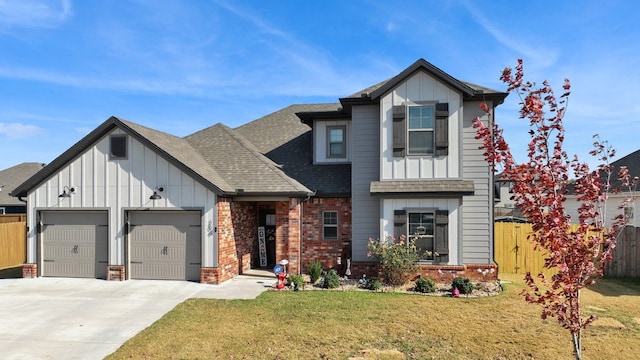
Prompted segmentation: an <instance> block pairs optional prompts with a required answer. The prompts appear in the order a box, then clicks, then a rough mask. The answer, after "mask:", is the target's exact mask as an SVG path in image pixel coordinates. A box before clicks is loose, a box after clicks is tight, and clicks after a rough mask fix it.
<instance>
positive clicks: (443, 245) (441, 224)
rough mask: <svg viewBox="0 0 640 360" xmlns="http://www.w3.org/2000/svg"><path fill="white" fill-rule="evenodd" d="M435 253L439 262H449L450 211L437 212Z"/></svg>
mask: <svg viewBox="0 0 640 360" xmlns="http://www.w3.org/2000/svg"><path fill="white" fill-rule="evenodd" d="M435 230H436V231H435V245H434V248H435V252H437V253H438V257H437V259H438V261H439V262H443V263H446V262H449V211H448V210H436V229H435Z"/></svg>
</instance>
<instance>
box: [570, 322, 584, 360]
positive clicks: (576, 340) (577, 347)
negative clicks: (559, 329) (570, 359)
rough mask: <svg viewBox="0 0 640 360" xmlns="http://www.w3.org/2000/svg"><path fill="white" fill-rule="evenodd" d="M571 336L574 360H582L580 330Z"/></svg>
mask: <svg viewBox="0 0 640 360" xmlns="http://www.w3.org/2000/svg"><path fill="white" fill-rule="evenodd" d="M571 336H572V337H573V354H574V355H575V356H576V360H582V329H580V330H578V332H577V333H576V334H571Z"/></svg>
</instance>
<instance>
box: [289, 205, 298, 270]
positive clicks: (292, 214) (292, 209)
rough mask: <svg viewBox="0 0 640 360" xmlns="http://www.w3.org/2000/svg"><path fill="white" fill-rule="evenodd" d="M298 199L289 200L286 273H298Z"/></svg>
mask: <svg viewBox="0 0 640 360" xmlns="http://www.w3.org/2000/svg"><path fill="white" fill-rule="evenodd" d="M300 209H301V205H300V199H296V198H291V199H289V232H288V236H287V243H288V249H287V250H288V251H287V253H288V256H289V265H288V268H287V270H288V272H290V273H292V274H297V273H299V272H300Z"/></svg>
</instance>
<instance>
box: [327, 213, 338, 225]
mask: <svg viewBox="0 0 640 360" xmlns="http://www.w3.org/2000/svg"><path fill="white" fill-rule="evenodd" d="M324 224H325V225H337V224H338V212H337V211H325V212H324Z"/></svg>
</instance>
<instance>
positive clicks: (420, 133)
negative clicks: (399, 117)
mask: <svg viewBox="0 0 640 360" xmlns="http://www.w3.org/2000/svg"><path fill="white" fill-rule="evenodd" d="M434 125H435V116H434V108H433V106H411V107H409V126H408V131H409V135H408V140H409V154H433V152H434V148H435V146H434V138H433V133H434Z"/></svg>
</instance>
